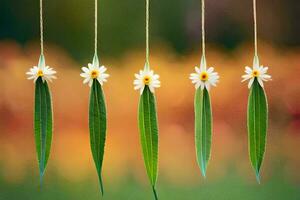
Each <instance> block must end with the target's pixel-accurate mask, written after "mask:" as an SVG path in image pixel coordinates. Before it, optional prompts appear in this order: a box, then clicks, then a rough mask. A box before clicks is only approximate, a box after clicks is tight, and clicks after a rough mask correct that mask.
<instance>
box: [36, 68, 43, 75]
mask: <svg viewBox="0 0 300 200" xmlns="http://www.w3.org/2000/svg"><path fill="white" fill-rule="evenodd" d="M37 76H38V77H42V76H44V72H43V70H41V69H40V70H39V71H38V72H37Z"/></svg>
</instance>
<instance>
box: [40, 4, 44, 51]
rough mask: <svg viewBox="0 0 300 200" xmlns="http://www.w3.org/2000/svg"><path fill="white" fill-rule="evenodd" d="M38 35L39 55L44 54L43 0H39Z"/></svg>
mask: <svg viewBox="0 0 300 200" xmlns="http://www.w3.org/2000/svg"><path fill="white" fill-rule="evenodd" d="M40 37H41V41H40V43H41V55H44V25H43V0H40Z"/></svg>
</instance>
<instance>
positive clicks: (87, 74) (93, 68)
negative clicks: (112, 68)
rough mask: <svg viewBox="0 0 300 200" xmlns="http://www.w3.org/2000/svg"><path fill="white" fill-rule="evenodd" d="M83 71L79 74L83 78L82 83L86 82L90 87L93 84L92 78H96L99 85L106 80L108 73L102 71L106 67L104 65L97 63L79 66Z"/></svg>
mask: <svg viewBox="0 0 300 200" xmlns="http://www.w3.org/2000/svg"><path fill="white" fill-rule="evenodd" d="M81 69H82V71H83V73H81V74H80V76H81V77H83V78H84V80H83V84H85V83H88V84H89V86H90V87H92V85H93V80H94V79H97V80H98V81H99V83H100V84H101V85H103V83H104V82H106V81H107V78H108V77H109V74H106V73H104V72H105V71H106V70H107V68H106V67H105V66H101V67H99V66H98V65H93V64H91V63H89V64H88V68H87V67H82V68H81Z"/></svg>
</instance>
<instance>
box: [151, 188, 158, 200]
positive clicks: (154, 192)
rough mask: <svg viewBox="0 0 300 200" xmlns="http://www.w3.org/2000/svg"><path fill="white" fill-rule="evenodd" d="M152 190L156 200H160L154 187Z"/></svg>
mask: <svg viewBox="0 0 300 200" xmlns="http://www.w3.org/2000/svg"><path fill="white" fill-rule="evenodd" d="M152 190H153V194H154V198H155V200H158V195H157V192H156V189H155V186H154V185H153V186H152Z"/></svg>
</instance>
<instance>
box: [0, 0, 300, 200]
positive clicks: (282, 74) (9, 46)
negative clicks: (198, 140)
mask: <svg viewBox="0 0 300 200" xmlns="http://www.w3.org/2000/svg"><path fill="white" fill-rule="evenodd" d="M150 2H151V44H150V46H151V66H153V68H154V70H155V71H156V72H157V73H158V74H160V75H161V81H162V87H161V88H160V89H158V90H157V92H156V94H157V102H158V116H159V128H160V162H159V178H158V184H157V190H158V193H159V196H160V199H162V200H163V199H166V200H167V199H168V200H183V199H184V200H196V199H205V200H235V199H245V200H248V199H249V200H254V199H255V200H257V199H259V200H260V199H262V200H273V199H274V200H277V199H278V200H281V199H289V200H298V199H300V173H299V169H300V156H299V152H300V131H299V130H300V101H299V100H300V82H299V73H300V48H299V47H300V37H299V35H300V26H299V17H300V12H299V11H300V10H299V8H300V2H299V1H298V0H286V1H281V0H265V1H257V5H258V20H259V21H258V35H259V54H260V59H261V62H262V64H263V65H265V66H269V67H270V68H269V73H270V74H271V75H272V77H273V81H271V82H268V83H266V91H267V94H268V99H269V108H270V122H269V132H268V144H267V151H266V157H265V161H264V163H263V169H262V183H261V184H257V183H256V181H255V175H254V172H253V170H252V168H251V165H250V162H249V159H248V146H247V131H246V106H247V95H248V89H247V85H246V84H241V83H240V81H241V78H240V77H241V75H242V74H243V71H244V66H246V65H251V63H252V58H253V22H252V2H251V0H248V1H244V0H243V1H238V0H221V1H220V0H207V1H206V3H207V6H206V20H207V21H206V27H207V32H206V33H207V61H208V64H209V66H214V67H215V69H216V70H217V71H218V72H219V73H220V75H221V81H220V83H219V84H218V86H217V87H216V88H214V89H213V90H212V103H213V113H214V134H213V147H212V148H213V149H212V159H211V162H210V164H209V167H208V175H207V178H206V179H204V178H203V177H201V175H200V170H199V169H198V166H197V164H196V161H195V150H194V135H193V134H194V133H193V131H194V128H193V126H194V121H193V120H194V117H193V116H194V113H193V98H194V86H193V85H192V84H191V83H190V81H189V79H188V76H189V73H191V72H192V71H193V69H194V66H195V65H197V64H198V63H199V58H200V55H201V50H200V48H199V47H200V42H201V40H200V39H201V34H200V32H201V31H200V22H201V18H200V14H201V13H200V1H198V0H163V1H158V0H151V1H150ZM144 6H145V2H144V1H143V0H128V1H117V0H110V1H108V0H99V20H100V21H99V51H100V52H99V54H100V58H101V61H102V63H103V64H105V65H106V66H107V67H108V73H109V74H110V75H111V77H110V78H109V81H108V83H107V84H105V86H104V90H105V93H106V98H107V108H108V132H107V146H106V154H105V160H104V169H103V173H104V186H105V196H104V198H103V199H107V200H119V199H128V200H140V199H153V196H152V192H151V188H150V186H149V184H148V181H147V177H146V173H145V169H144V165H143V160H142V155H141V148H140V143H139V135H138V130H137V117H136V114H137V103H138V98H139V94H138V92H136V91H134V90H133V84H132V82H133V79H134V76H133V74H134V73H135V72H137V71H138V70H139V69H140V68H142V67H143V65H144V48H145V47H144V46H145V45H144V44H145V28H144V25H145V22H144V14H145V13H144V11H145V8H144ZM38 9H39V1H38V0H22V1H17V0H0V200H19V199H26V200H27V199H28V200H35V199H39V200H40V199H45V200H47V199H49V200H50V199H55V200H60V199H72V200H82V199H91V200H92V199H101V196H100V191H99V186H98V181H97V177H96V171H95V169H94V164H93V162H92V157H91V153H90V148H89V133H88V123H87V121H88V117H87V116H88V113H87V110H88V95H89V88H88V87H87V86H86V85H83V84H82V79H81V77H80V76H79V73H80V67H82V66H84V65H86V64H87V63H88V62H91V59H92V56H93V50H94V49H93V47H94V46H93V42H94V28H93V25H94V1H92V0H90V1H87V0H63V1H59V0H51V1H47V0H45V2H44V19H45V22H44V25H45V30H44V31H45V56H46V61H47V64H49V65H50V66H51V67H54V69H55V70H57V71H58V79H57V80H55V81H54V83H53V84H51V90H52V94H53V104H54V105H53V107H54V122H55V127H54V138H53V145H52V152H51V156H50V160H49V165H48V168H47V172H46V175H45V179H44V184H43V186H42V188H40V186H39V180H38V168H37V161H36V155H35V146H34V138H33V127H32V124H33V114H32V113H33V94H34V86H33V84H32V82H31V81H28V80H26V76H25V72H26V71H27V70H28V69H29V67H32V66H34V65H36V64H37V61H38V56H39V10H38ZM66 94H67V95H66ZM120 111H121V112H120Z"/></svg>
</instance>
